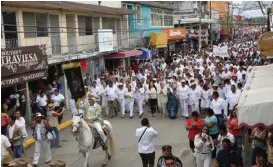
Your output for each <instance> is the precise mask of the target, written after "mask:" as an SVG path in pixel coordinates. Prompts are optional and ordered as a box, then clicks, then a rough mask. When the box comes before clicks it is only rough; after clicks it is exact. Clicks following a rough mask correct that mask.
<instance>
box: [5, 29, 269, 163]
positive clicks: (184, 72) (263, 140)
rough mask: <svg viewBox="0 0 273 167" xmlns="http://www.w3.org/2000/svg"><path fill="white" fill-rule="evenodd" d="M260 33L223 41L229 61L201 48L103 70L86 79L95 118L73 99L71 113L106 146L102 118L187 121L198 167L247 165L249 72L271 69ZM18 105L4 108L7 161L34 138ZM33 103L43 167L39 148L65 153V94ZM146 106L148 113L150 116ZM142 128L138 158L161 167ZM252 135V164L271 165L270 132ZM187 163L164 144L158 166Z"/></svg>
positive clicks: (40, 96)
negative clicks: (243, 120)
mask: <svg viewBox="0 0 273 167" xmlns="http://www.w3.org/2000/svg"><path fill="white" fill-rule="evenodd" d="M260 35H261V33H260V32H255V33H253V34H252V33H249V34H247V33H245V34H241V36H239V37H238V38H237V39H234V40H229V41H227V42H225V41H223V42H219V43H218V46H220V45H227V46H228V55H229V56H228V57H221V56H220V57H219V56H218V57H216V56H214V54H213V51H212V49H211V48H209V47H202V48H201V50H200V51H199V52H196V51H194V50H192V51H191V52H190V53H188V54H182V53H181V52H170V53H168V54H166V53H163V54H159V55H157V56H155V57H154V58H153V59H151V60H139V61H135V62H133V63H132V65H131V67H130V69H129V70H127V71H126V70H123V71H122V72H120V71H118V70H114V71H104V72H103V73H102V74H101V76H97V75H94V77H91V76H90V75H89V74H88V73H87V74H86V78H85V80H84V84H85V92H86V98H85V99H84V101H83V103H84V104H87V105H91V106H89V107H90V108H91V109H90V108H89V109H90V110H95V111H96V112H94V113H95V114H94V113H92V112H90V113H88V114H86V112H85V111H84V110H79V109H78V107H77V101H76V100H75V98H74V97H72V98H71V99H70V100H69V103H70V107H71V112H72V115H78V114H79V112H81V111H82V114H84V117H86V118H87V119H89V120H93V121H92V123H94V126H95V128H96V129H97V132H98V134H99V136H100V137H101V138H102V140H103V141H104V131H103V130H102V128H101V125H100V123H98V122H99V121H94V120H99V119H100V118H102V117H101V116H100V115H101V114H102V115H103V116H105V117H109V118H113V117H118V115H119V113H120V114H121V115H120V117H121V118H123V119H126V117H129V118H130V119H133V118H134V117H135V116H136V115H137V117H139V118H142V117H143V114H144V113H145V112H149V114H150V115H151V117H156V116H157V117H158V116H160V117H169V118H171V119H174V118H176V117H179V116H181V117H183V118H185V119H187V123H186V125H185V128H186V130H187V131H188V138H189V146H190V148H191V150H192V152H193V155H194V158H195V162H196V166H197V167H210V166H211V165H213V166H215V167H218V166H219V167H225V166H228V167H230V166H232V167H239V166H243V162H244V161H243V158H242V153H243V152H244V145H243V140H244V134H243V133H244V131H243V130H242V129H240V128H238V120H237V113H236V111H237V108H236V106H237V104H238V102H239V99H240V95H241V93H242V91H243V89H244V85H245V83H246V81H247V70H248V67H249V66H260V65H266V64H271V63H272V61H270V60H263V59H261V58H260V52H259V51H258V49H257V40H258V38H259V36H260ZM53 85H56V83H55V84H53ZM14 98H15V99H16V98H17V99H19V95H18V96H17V95H16V96H15V95H14V96H12V95H11V97H10V98H8V99H6V102H5V104H4V105H6V106H12V105H10V101H11V100H12V99H14ZM17 101H18V100H17ZM17 101H16V100H15V101H14V100H13V103H14V102H15V104H14V105H13V106H12V107H11V108H12V110H8V107H6V106H3V107H2V111H5V112H1V120H2V121H1V131H2V136H1V141H2V162H3V157H4V158H5V156H6V151H9V154H10V155H12V157H14V158H21V157H22V156H23V154H24V147H23V142H24V140H25V138H26V137H27V135H28V134H26V130H25V121H24V118H23V117H22V116H21V115H22V112H20V109H17V108H18V107H19V106H18V104H16V102H17ZM33 101H34V102H35V104H36V106H35V107H34V110H35V111H36V112H35V116H34V117H35V121H34V122H33V123H32V128H33V137H34V139H35V152H34V158H33V166H37V164H38V161H39V157H40V153H41V146H45V153H44V154H45V155H46V161H47V163H48V164H50V163H51V150H50V149H51V147H61V146H60V138H59V136H60V132H59V130H58V128H57V127H58V125H59V124H60V123H61V121H62V114H63V112H64V110H63V107H64V104H63V103H64V96H63V95H61V94H60V93H59V91H58V89H57V88H56V87H55V88H54V87H53V86H52V85H49V88H48V89H47V90H41V91H38V93H37V96H36V97H35V98H34V100H33ZM135 105H136V106H137V107H134V106H135ZM92 107H93V108H92ZM145 107H148V108H149V109H148V111H147V110H145V109H144V108H145ZM136 109H137V110H136ZM127 113H128V114H127ZM127 115H128V116H127ZM165 119H167V118H165ZM141 125H142V127H141V128H139V129H137V130H136V137H137V140H138V152H139V154H140V157H141V160H142V162H143V167H148V165H149V166H150V167H151V166H154V165H155V148H154V141H153V139H154V138H155V137H156V136H157V135H158V134H157V132H156V131H155V130H154V129H153V128H152V127H151V124H150V122H149V120H148V118H143V119H142V120H141ZM49 132H50V133H49ZM247 133H248V136H249V140H251V141H252V149H251V165H253V166H255V167H265V166H268V167H272V166H273V135H272V130H267V129H264V128H262V127H257V128H255V129H252V130H248V131H247ZM5 136H6V137H5ZM48 140H50V141H51V142H48ZM213 159H215V161H213ZM182 162H183V159H182ZM182 162H181V161H180V160H179V158H178V157H176V156H174V155H172V147H171V145H165V146H163V147H162V156H161V157H160V158H159V159H158V162H157V166H158V167H165V166H170V167H182V166H183V165H182Z"/></svg>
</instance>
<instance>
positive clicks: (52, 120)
mask: <svg viewBox="0 0 273 167" xmlns="http://www.w3.org/2000/svg"><path fill="white" fill-rule="evenodd" d="M54 109H55V105H54V104H53V103H50V104H48V111H47V121H48V123H49V125H50V127H51V130H52V131H53V132H54V133H55V135H56V139H54V140H52V141H51V147H61V145H60V132H59V130H58V126H59V123H58V117H59V116H61V115H62V114H63V111H64V110H62V111H61V112H55V111H54Z"/></svg>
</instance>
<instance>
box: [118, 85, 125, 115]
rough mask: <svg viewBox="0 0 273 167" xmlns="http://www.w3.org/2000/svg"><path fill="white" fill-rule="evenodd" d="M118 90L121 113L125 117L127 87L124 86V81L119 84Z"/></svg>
mask: <svg viewBox="0 0 273 167" xmlns="http://www.w3.org/2000/svg"><path fill="white" fill-rule="evenodd" d="M116 92H117V99H118V102H119V106H120V110H121V115H122V118H124V115H125V92H126V89H125V88H124V87H123V84H122V83H120V84H119V86H118V89H117V90H116Z"/></svg>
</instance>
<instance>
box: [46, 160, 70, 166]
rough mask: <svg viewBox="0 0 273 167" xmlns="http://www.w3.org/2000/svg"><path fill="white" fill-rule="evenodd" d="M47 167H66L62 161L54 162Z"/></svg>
mask: <svg viewBox="0 0 273 167" xmlns="http://www.w3.org/2000/svg"><path fill="white" fill-rule="evenodd" d="M48 166H49V167H66V163H65V162H64V161H62V160H56V161H54V162H52V163H50V164H48Z"/></svg>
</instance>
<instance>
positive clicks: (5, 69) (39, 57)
mask: <svg viewBox="0 0 273 167" xmlns="http://www.w3.org/2000/svg"><path fill="white" fill-rule="evenodd" d="M47 66H48V65H47V54H46V46H45V45H36V46H25V47H19V48H11V49H2V50H1V75H2V77H7V76H11V75H15V74H22V73H27V72H31V71H36V70H43V69H47Z"/></svg>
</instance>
